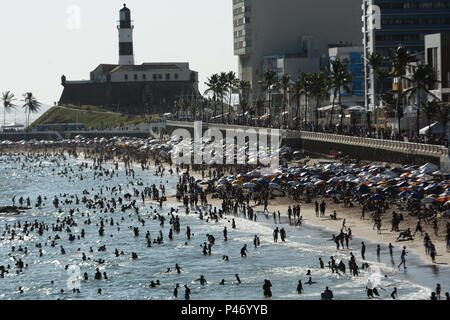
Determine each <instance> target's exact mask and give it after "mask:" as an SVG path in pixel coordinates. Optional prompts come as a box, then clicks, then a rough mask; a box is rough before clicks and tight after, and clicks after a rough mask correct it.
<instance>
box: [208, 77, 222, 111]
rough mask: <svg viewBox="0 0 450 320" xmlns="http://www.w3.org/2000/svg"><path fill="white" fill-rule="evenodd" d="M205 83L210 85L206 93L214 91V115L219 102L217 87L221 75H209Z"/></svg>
mask: <svg viewBox="0 0 450 320" xmlns="http://www.w3.org/2000/svg"><path fill="white" fill-rule="evenodd" d="M205 85H206V86H207V87H208V89H206V91H205V94H210V93H212V95H213V101H214V117H215V116H216V111H217V110H216V103H217V97H218V93H217V89H218V86H219V75H218V74H217V73H216V74H213V75H212V76H211V77H209V78H208V79H207V82H205Z"/></svg>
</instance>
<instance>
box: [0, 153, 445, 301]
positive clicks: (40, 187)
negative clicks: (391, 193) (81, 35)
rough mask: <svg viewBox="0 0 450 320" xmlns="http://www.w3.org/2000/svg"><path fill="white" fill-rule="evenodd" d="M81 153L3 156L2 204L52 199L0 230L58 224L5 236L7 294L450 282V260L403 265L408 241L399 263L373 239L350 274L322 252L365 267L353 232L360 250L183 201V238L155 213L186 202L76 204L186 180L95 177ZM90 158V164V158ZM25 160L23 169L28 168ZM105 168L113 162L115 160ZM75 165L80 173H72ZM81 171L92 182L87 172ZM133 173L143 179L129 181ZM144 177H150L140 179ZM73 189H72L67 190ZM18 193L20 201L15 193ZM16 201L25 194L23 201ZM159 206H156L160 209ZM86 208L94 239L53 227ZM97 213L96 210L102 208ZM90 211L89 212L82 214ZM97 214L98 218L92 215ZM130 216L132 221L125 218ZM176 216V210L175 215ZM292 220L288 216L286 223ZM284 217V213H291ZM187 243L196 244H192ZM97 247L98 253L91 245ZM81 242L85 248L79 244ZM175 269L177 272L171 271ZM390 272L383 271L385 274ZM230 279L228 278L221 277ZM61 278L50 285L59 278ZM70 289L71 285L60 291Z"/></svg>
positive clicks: (245, 294) (0, 290)
mask: <svg viewBox="0 0 450 320" xmlns="http://www.w3.org/2000/svg"><path fill="white" fill-rule="evenodd" d="M81 162H82V160H76V159H72V158H68V159H66V160H61V159H56V158H53V157H50V158H48V159H44V160H43V159H34V160H28V161H24V158H23V157H20V158H18V157H16V158H10V157H6V156H3V157H0V205H11V204H12V202H11V199H12V197H13V196H14V195H16V199H18V198H20V196H23V197H24V198H26V197H28V196H29V197H30V199H31V202H32V205H33V204H34V203H35V202H36V198H37V196H38V195H42V197H44V196H45V197H47V200H44V204H45V206H43V207H42V208H40V209H39V208H33V209H32V210H29V211H27V212H26V213H24V214H22V215H16V216H7V215H0V235H2V234H3V233H4V232H5V225H6V224H9V225H11V226H12V225H14V224H17V223H18V222H19V221H20V222H21V223H22V224H23V222H24V221H34V220H37V221H38V222H44V223H45V224H48V225H49V226H50V231H45V232H44V234H43V236H39V235H38V234H37V233H36V231H33V232H30V233H29V236H26V237H24V239H23V240H20V239H19V237H18V236H16V237H15V239H14V240H13V241H11V240H8V239H9V238H10V237H9V236H8V235H6V239H5V240H3V241H1V242H0V259H1V260H0V261H1V262H0V265H5V266H6V265H8V264H9V265H11V269H9V273H7V274H5V277H4V278H0V299H24V300H25V299H174V297H173V294H172V293H173V289H174V287H175V284H176V283H179V284H180V286H181V288H180V290H179V299H180V298H181V299H182V298H183V296H184V288H183V286H184V284H187V285H188V286H189V288H190V289H191V299H199V300H202V299H225V300H227V299H238V300H241V299H242V300H244V299H264V296H263V290H262V285H263V282H264V279H269V280H270V281H271V283H272V285H273V287H272V293H273V297H272V299H283V300H291V299H313V300H317V299H320V294H321V293H322V292H323V291H324V289H325V287H326V286H328V287H329V288H330V289H331V290H333V293H334V296H335V299H367V296H366V293H365V287H366V284H367V281H368V279H369V278H370V279H372V280H374V281H378V285H379V287H382V288H383V289H379V292H380V297H379V298H378V299H389V298H390V293H391V292H392V290H393V288H394V287H397V289H398V294H399V298H400V299H427V298H429V296H430V294H431V291H432V289H433V288H434V287H435V284H436V283H438V282H439V283H441V286H442V288H443V292H445V291H448V290H449V288H450V272H449V269H448V268H446V267H442V266H435V267H433V268H431V267H429V266H427V265H425V264H424V263H423V262H422V261H421V260H420V259H419V258H418V257H417V256H415V255H413V254H412V253H409V255H408V258H407V263H408V269H407V272H405V271H403V269H402V270H398V269H397V268H396V266H395V265H396V264H398V263H399V256H400V249H398V248H396V249H395V251H394V253H395V254H394V260H395V261H394V264H395V265H393V263H392V262H391V258H390V256H389V254H388V250H387V248H386V247H385V246H382V256H381V261H380V262H377V261H376V256H375V247H376V245H375V244H371V243H368V242H367V241H366V244H367V254H366V259H367V261H368V263H369V264H370V265H371V266H372V268H371V271H370V272H369V271H362V272H361V274H360V276H359V277H353V276H350V275H349V274H348V273H347V274H344V275H343V274H341V275H337V274H333V273H331V271H330V270H329V269H328V268H325V269H320V268H319V261H318V258H319V257H322V259H323V261H324V262H325V264H327V262H328V261H329V258H330V256H334V257H335V258H336V259H337V261H339V260H341V259H343V260H344V262H345V264H346V266H347V265H348V258H349V256H350V254H349V252H350V251H352V252H353V253H354V254H355V256H356V257H357V261H358V265H359V266H360V265H361V258H360V255H359V251H360V248H359V244H360V243H361V239H358V238H354V239H353V240H352V242H351V247H353V248H352V249H351V250H341V251H339V252H338V251H337V250H336V247H335V244H334V242H331V241H328V239H330V238H331V233H330V232H327V231H325V230H323V229H320V228H315V227H310V226H307V225H303V226H301V227H298V228H296V227H293V226H289V225H287V224H283V225H280V224H276V223H275V222H274V220H273V218H272V217H271V216H270V217H266V216H265V215H262V214H259V216H258V222H251V221H248V220H247V219H244V218H242V217H234V216H233V217H232V216H227V217H226V218H225V219H221V220H219V222H217V223H216V222H215V221H209V222H207V221H206V220H200V219H199V216H198V214H195V213H192V212H191V213H190V214H188V215H186V214H185V212H184V209H183V208H181V207H180V208H179V212H178V215H179V217H180V221H181V232H180V233H179V234H177V233H174V239H173V240H172V241H170V240H169V239H168V233H169V229H170V224H169V219H166V223H165V226H164V227H160V224H159V221H158V220H154V219H153V217H154V213H153V210H154V209H157V210H158V212H160V213H161V214H164V215H167V214H168V213H169V212H170V208H171V207H174V208H178V205H177V204H165V205H164V207H163V208H162V209H159V208H157V205H155V204H150V203H145V204H142V202H141V201H140V199H137V201H138V202H139V205H140V216H141V218H143V219H144V220H145V222H146V223H145V226H142V225H141V224H140V223H139V222H138V218H137V215H136V213H134V211H133V210H128V211H127V212H125V213H122V212H119V211H118V210H117V211H116V212H115V213H112V214H111V213H100V212H99V211H100V210H99V209H87V208H86V207H85V206H84V205H83V204H82V203H81V202H80V205H78V206H77V205H75V204H74V203H75V201H74V198H72V195H75V194H77V195H78V197H79V198H80V200H81V198H82V197H83V195H82V193H83V191H84V190H87V191H88V192H89V194H87V195H86V197H88V198H93V197H94V194H96V193H98V192H99V190H100V188H103V190H102V191H103V195H105V196H106V197H111V196H112V195H111V192H110V191H105V189H104V186H110V187H114V186H118V185H121V187H122V192H121V194H117V195H116V196H115V197H116V198H117V197H119V196H121V197H122V198H123V195H124V194H125V193H127V192H130V193H132V191H133V189H134V188H136V189H139V190H142V189H143V188H144V187H145V186H147V185H151V184H156V186H159V185H160V184H164V185H165V187H166V194H167V195H170V194H174V193H175V185H176V182H177V180H178V178H177V177H176V176H173V177H171V176H170V175H165V176H164V177H163V178H161V177H156V176H154V175H153V171H144V172H143V171H141V170H140V169H139V168H135V172H136V177H135V179H131V178H130V177H127V176H126V175H125V171H124V168H123V166H120V168H119V171H118V172H117V174H118V176H117V177H114V178H113V179H110V178H109V177H97V178H95V180H94V176H93V173H94V170H93V169H90V168H88V169H81V168H80V163H81ZM89 165H91V163H89ZM22 166H23V167H22ZM104 168H109V169H113V167H112V166H111V165H105V166H104ZM72 171H73V172H72ZM80 175H82V176H83V180H80V178H79V177H80ZM130 181H133V183H134V185H131V184H130ZM136 182H142V184H143V185H140V186H138V185H136ZM64 194H67V197H64ZM55 195H58V197H59V199H60V202H63V201H64V200H66V199H68V200H72V201H74V203H73V204H67V205H66V204H62V205H61V206H60V207H61V209H62V211H63V212H58V209H55V208H54V206H53V204H52V200H53V198H54V196H55ZM16 201H17V200H16ZM16 203H17V202H16ZM151 206H152V207H151ZM71 208H73V209H75V210H76V209H79V212H75V214H74V215H73V219H74V220H75V221H76V223H77V227H75V228H72V230H71V231H72V233H73V234H74V235H79V234H80V232H81V229H84V230H85V232H86V237H85V238H84V239H83V238H81V240H78V239H76V240H75V241H73V242H70V241H69V239H68V235H69V233H67V232H66V231H65V230H63V231H62V232H52V231H51V225H52V224H56V219H57V218H60V219H62V218H64V217H67V216H68V215H69V210H70V209H71ZM94 211H96V212H94ZM82 213H84V214H85V216H82ZM87 214H89V215H90V219H91V221H92V224H90V225H87V224H84V222H85V221H86V220H87V219H88V217H87ZM100 218H105V219H108V220H105V222H109V219H110V218H113V219H114V223H117V222H118V223H120V231H119V230H118V227H117V226H110V225H109V223H105V235H104V236H103V237H100V236H99V235H98V228H99V227H98V225H99V221H100ZM122 218H123V219H122ZM166 218H167V217H166ZM232 218H235V220H236V226H237V228H236V229H232V228H231V223H230V222H231V219H232ZM282 222H283V221H282ZM284 222H285V221H284ZM187 226H190V227H191V229H192V232H193V233H194V237H193V238H192V239H191V240H190V241H187V238H186V235H185V233H186V227H187ZM225 226H227V227H228V231H229V232H228V241H227V242H224V241H223V236H222V230H223V228H224V227H225ZM275 226H279V227H280V228H281V227H284V228H285V230H286V232H287V241H286V242H285V243H280V242H279V243H273V239H272V231H273V229H274V228H275ZM133 227H139V230H140V236H139V237H135V236H134V233H133V230H132V229H130V228H133ZM147 230H149V231H150V234H151V238H152V239H154V238H156V237H157V234H158V233H159V231H160V230H162V232H163V235H164V243H163V244H161V245H157V244H152V247H151V248H147V246H146V239H145V234H146V232H147ZM16 233H17V234H18V235H22V233H21V230H20V229H19V228H17V229H16ZM56 234H58V235H59V236H60V238H61V239H60V240H58V241H57V243H56V245H55V247H52V246H50V243H51V241H50V240H48V237H52V239H53V238H54V236H55V235H56ZM206 234H212V235H214V237H215V238H216V244H215V245H214V246H213V248H212V254H211V255H208V256H204V255H203V254H202V247H201V246H202V244H203V243H204V242H207V238H206ZM254 235H258V236H259V237H260V240H261V247H259V248H257V249H255V248H254V247H253V242H252V241H253V237H254ZM186 242H187V245H186V244H185V243H186ZM37 243H41V244H42V251H43V257H40V256H39V249H38V248H36V244H37ZM244 244H247V247H248V251H249V252H248V256H247V258H241V257H240V249H241V248H242V246H243V245H244ZM61 245H62V246H63V247H64V249H65V251H66V254H65V255H63V254H61V253H60V246H61ZM102 245H106V251H105V252H98V251H97V249H98V248H99V247H100V246H102ZM12 246H15V247H16V252H11V247H12ZM19 246H22V248H25V247H27V248H28V254H27V255H25V254H23V252H18V251H17V248H18V247H19ZM90 247H92V248H93V252H92V253H90V252H89V249H90ZM115 248H117V249H118V250H119V251H124V253H125V254H124V255H123V256H119V257H115V255H114V249H115ZM78 249H80V250H78ZM82 252H84V253H86V255H87V256H88V257H90V258H91V259H90V260H87V261H83V260H82V259H81V256H82ZM131 252H136V253H137V254H138V259H137V260H133V259H131ZM223 255H228V256H229V261H224V260H222V256H223ZM13 257H15V259H19V258H21V259H22V260H23V262H24V263H25V264H28V268H26V269H24V271H23V272H22V273H19V274H16V273H15V272H16V268H15V266H14V265H15V260H14V258H13ZM100 258H101V259H104V260H105V261H106V262H105V263H104V264H99V263H97V262H95V261H94V260H98V259H100ZM176 263H178V264H179V265H180V266H181V268H182V269H183V271H182V273H181V274H177V273H176V272H174V271H173V270H174V266H175V264H176ZM66 265H67V266H75V268H79V270H80V272H81V275H83V274H84V273H85V272H87V273H88V274H89V280H88V281H81V283H80V291H81V292H80V293H73V292H72V291H71V290H69V288H68V280H69V279H70V278H71V273H72V272H73V271H72V267H71V268H69V270H66V268H65V266H66ZM96 268H99V269H100V271H101V272H102V273H103V272H106V273H107V275H108V280H94V273H95V270H96ZM168 268H171V270H172V272H170V273H166V270H167V269H168ZM308 270H311V273H312V280H313V281H315V282H317V283H315V284H312V285H307V284H305V282H306V281H307V280H308V276H307V275H306V273H307V271H308ZM236 273H237V274H239V277H240V279H241V281H242V283H241V284H239V285H238V284H236V283H235V276H234V275H235V274H236ZM200 275H204V276H205V278H206V280H207V281H208V284H207V285H204V286H202V285H200V284H199V282H198V281H195V280H196V279H198V278H199V277H200ZM385 275H386V276H387V277H384V276H385ZM222 279H225V281H226V284H225V285H224V286H221V285H218V283H219V282H220V281H221V280H222ZM52 280H53V281H54V283H53V284H51V281H52ZM152 280H153V281H155V282H156V280H160V282H161V285H160V286H158V287H156V288H150V287H149V283H150V281H152ZM298 280H302V282H303V283H304V293H303V294H302V295H299V294H297V293H296V286H297V282H298ZM19 287H22V288H23V291H24V292H23V293H19V290H18V288H19ZM98 288H101V289H102V295H98V294H97V290H98ZM61 289H64V291H65V293H61V292H60V290H61Z"/></svg>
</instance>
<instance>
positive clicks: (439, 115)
mask: <svg viewBox="0 0 450 320" xmlns="http://www.w3.org/2000/svg"><path fill="white" fill-rule="evenodd" d="M449 112H450V104H449V103H438V104H437V108H436V113H435V114H434V118H435V119H436V120H437V121H439V123H440V124H441V125H442V127H443V128H444V136H446V135H447V123H448V121H449V120H450V117H449Z"/></svg>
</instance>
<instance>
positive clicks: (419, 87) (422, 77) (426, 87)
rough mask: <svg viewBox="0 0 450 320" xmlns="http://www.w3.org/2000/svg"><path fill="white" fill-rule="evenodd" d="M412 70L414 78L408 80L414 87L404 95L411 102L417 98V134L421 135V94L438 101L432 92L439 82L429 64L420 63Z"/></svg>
mask: <svg viewBox="0 0 450 320" xmlns="http://www.w3.org/2000/svg"><path fill="white" fill-rule="evenodd" d="M412 68H413V73H412V76H411V77H410V78H406V79H407V80H410V81H411V82H412V83H413V84H414V85H413V86H412V87H410V88H409V89H407V90H405V92H404V95H406V96H407V97H408V99H409V100H411V99H412V97H413V96H415V99H416V103H417V119H416V133H417V134H419V129H420V124H419V120H420V108H421V106H422V101H421V100H422V99H421V96H420V94H421V93H425V94H426V95H427V96H428V95H430V96H432V97H434V98H435V99H437V97H436V96H435V95H434V94H433V93H432V92H431V90H433V88H434V85H435V84H436V82H437V79H436V73H435V72H434V69H433V67H432V66H431V65H429V64H423V63H420V64H419V65H417V66H413V67H412ZM427 100H428V99H427Z"/></svg>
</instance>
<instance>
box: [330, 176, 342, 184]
mask: <svg viewBox="0 0 450 320" xmlns="http://www.w3.org/2000/svg"><path fill="white" fill-rule="evenodd" d="M339 181H340V179H339V178H338V177H333V178H331V179H329V180H328V181H327V183H336V182H339Z"/></svg>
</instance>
